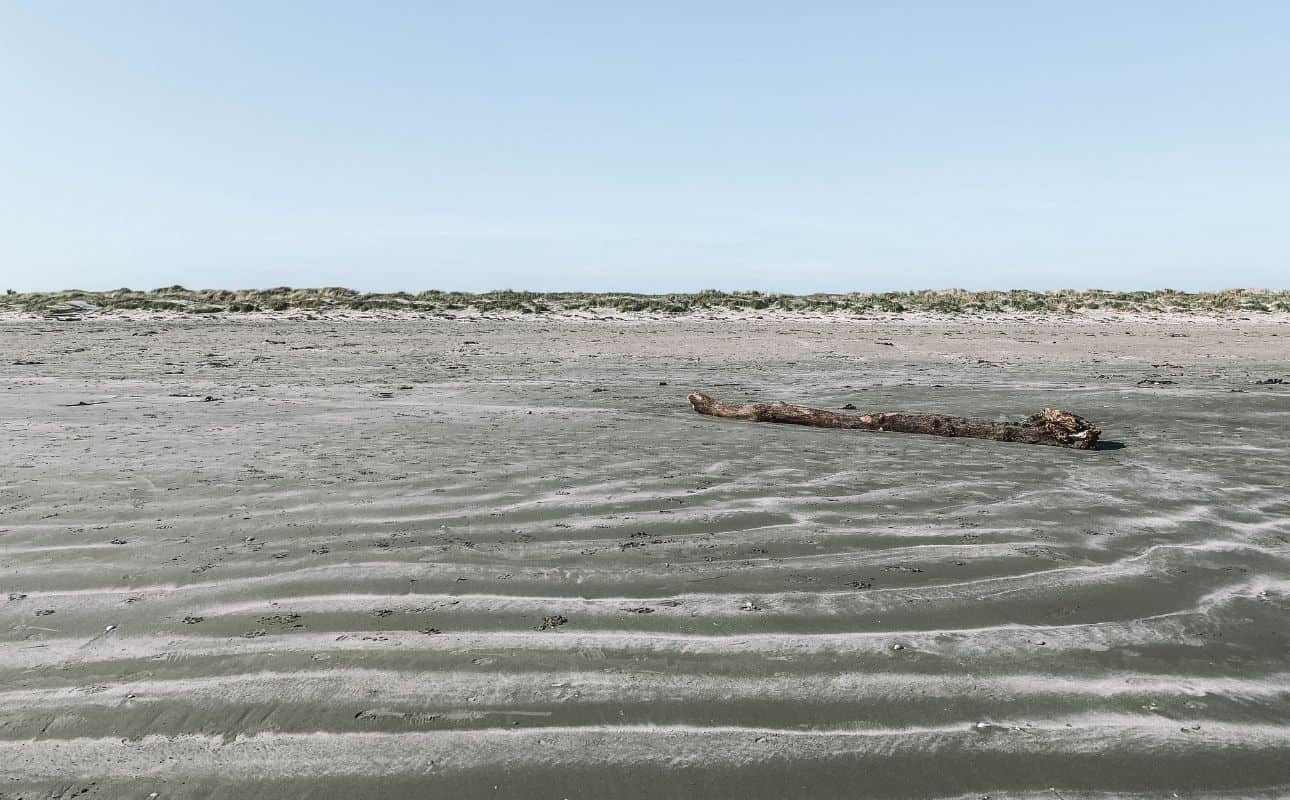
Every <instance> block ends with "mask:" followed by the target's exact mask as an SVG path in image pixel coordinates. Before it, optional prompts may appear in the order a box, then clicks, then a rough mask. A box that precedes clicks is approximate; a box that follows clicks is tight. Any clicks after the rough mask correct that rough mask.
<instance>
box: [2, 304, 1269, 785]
mask: <svg viewBox="0 0 1290 800" xmlns="http://www.w3.org/2000/svg"><path fill="white" fill-rule="evenodd" d="M1288 345H1290V325H1288V324H1286V322H1285V320H1284V318H1282V317H1268V318H1266V319H1255V320H1240V319H1235V318H1230V319H1218V320H1215V319H1189V318H1184V317H1168V316H1165V317H1160V318H1151V319H1144V318H1136V317H1132V316H1129V317H1125V318H1115V317H1108V318H1098V319H1085V318H1079V317H1076V318H1071V319H1062V320H1058V319H1054V318H1047V317H1035V318H1022V317H1017V318H1010V319H1002V318H991V317H989V316H985V317H978V318H909V319H902V318H899V317H890V316H888V317H881V318H875V319H869V320H864V319H860V320H846V321H841V322H839V321H836V320H831V319H826V318H823V317H821V318H802V319H791V318H776V319H761V320H758V319H753V318H744V319H693V318H682V319H677V320H664V319H650V318H647V317H639V316H638V317H626V318H622V319H612V320H595V321H592V320H576V319H532V320H524V321H516V320H492V319H486V318H485V319H436V318H424V319H380V318H372V319H363V318H347V319H331V320H327V319H307V318H298V319H273V318H254V319H251V318H246V319H240V318H239V319H232V318H229V317H226V316H213V317H211V318H209V319H193V318H176V317H167V316H161V315H159V316H157V317H155V318H146V317H138V318H135V319H128V320H104V319H96V318H87V319H81V320H75V321H68V322H53V321H42V320H27V321H8V322H5V323H3V325H0V357H2V358H0V430H2V431H3V434H4V439H5V448H4V452H3V455H2V456H0V458H2V460H0V492H2V494H0V588H2V589H3V591H4V592H5V597H0V622H2V627H0V632H2V639H0V797H5V798H9V797H31V798H35V797H51V796H52V797H73V796H78V797H105V798H116V797H131V798H143V797H149V796H150V793H152V792H156V793H157V797H159V798H170V797H210V796H217V797H251V796H264V797H286V798H290V797H300V798H304V797H336V798H349V797H383V798H388V797H445V798H446V797H454V798H455V797H490V798H492V797H515V798H539V797H540V798H546V797H551V798H561V797H569V798H637V797H640V798H645V797H649V798H655V797H656V798H670V797H708V798H712V797H730V798H735V797H739V798H746V797H759V798H760V797H766V798H770V797H819V798H828V797H839V798H841V797H873V798H960V797H962V798H980V797H985V796H989V797H992V798H1022V797H1026V798H1030V797H1034V798H1041V797H1042V798H1057V797H1061V798H1068V799H1070V798H1092V797H1097V798H1102V797H1159V798H1171V797H1188V798H1202V797H1205V798H1209V797H1224V798H1237V797H1285V796H1290V662H1288V660H1287V659H1288V657H1290V616H1288V615H1287V612H1288V611H1290V600H1288V599H1287V598H1288V592H1290V492H1287V487H1290V451H1288V450H1287V446H1286V440H1287V436H1288V435H1290V384H1278V383H1275V382H1273V381H1275V380H1276V379H1278V378H1285V379H1290V366H1288V362H1290V347H1287V346H1288ZM696 390H698V391H704V392H707V393H709V394H712V395H713V396H714V397H718V398H721V399H726V400H739V401H745V400H775V399H782V400H788V401H791V402H800V403H804V404H807V405H813V406H818V407H821V408H829V409H838V408H841V407H842V406H843V405H844V404H848V403H850V404H853V405H855V406H856V407H857V408H858V409H859V410H860V411H862V412H863V411H933V412H941V413H947V414H957V415H963V416H980V417H988V418H999V419H1003V418H1021V417H1024V416H1026V415H1028V414H1030V413H1032V412H1034V411H1037V410H1039V409H1040V408H1043V407H1045V406H1052V407H1058V408H1064V409H1067V410H1070V411H1073V412H1076V413H1078V414H1080V415H1082V416H1085V417H1087V418H1089V419H1091V420H1093V421H1095V422H1096V423H1098V424H1099V425H1100V427H1101V428H1102V431H1103V433H1102V438H1103V440H1104V441H1105V442H1106V443H1107V444H1106V446H1105V447H1104V448H1102V449H1099V450H1096V451H1092V452H1080V451H1072V450H1065V449H1061V448H1054V447H1037V446H1025V445H1014V444H1002V443H996V442H988V441H979V440H967V439H945V438H937V437H927V436H917V435H902V434H884V433H867V432H860V431H838V430H820V429H811V428H802V427H793V426H780V425H765V424H756V423H746V422H736V421H731V420H720V419H713V418H708V417H701V416H699V415H696V414H694V413H693V412H692V411H691V409H690V407H689V405H688V403H687V402H686V399H685V398H686V395H687V394H688V393H689V392H690V391H696Z"/></svg>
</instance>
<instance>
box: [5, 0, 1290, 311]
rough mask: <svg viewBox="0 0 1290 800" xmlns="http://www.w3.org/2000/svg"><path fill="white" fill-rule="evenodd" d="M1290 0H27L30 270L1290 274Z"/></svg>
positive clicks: (356, 274)
mask: <svg viewBox="0 0 1290 800" xmlns="http://www.w3.org/2000/svg"><path fill="white" fill-rule="evenodd" d="M1287 41H1290V3H1285V2H1280V1H1279V0H1278V2H1229V3H1217V2H1206V3H1200V2H1187V1H1186V0H1179V1H1177V2H1152V1H1151V0H1135V2H1122V0H1118V1H1117V2H1100V1H1099V0H1092V1H1091V2H1084V3H1057V2H1033V1H1032V2H988V0H987V1H986V2H980V3H964V2H958V1H957V0H956V1H955V2H917V1H916V0H913V1H911V2H901V3H894V2H883V3H876V2H875V3H870V2H860V1H859V0H853V1H852V2H801V3H784V2H779V3H759V2H755V1H751V0H743V1H741V2H704V3H693V2H667V1H666V0H659V1H658V2H649V3H607V2H603V0H598V1H597V2H585V3H584V2H561V3H532V2H524V3H518V2H517V3H501V2H478V1H477V2H469V3H454V2H448V1H447V0H444V1H443V2H407V3H401V2H361V3H360V2H346V3H331V2H323V1H321V0H315V1H312V2H307V3H306V2H289V1H288V0H275V2H269V3H266V2H262V1H260V0H257V2H237V1H234V0H221V2H219V3H190V2H144V0H116V2H86V1H85V0H79V1H78V2H62V1H61V0H30V1H29V2H15V0H0V152H2V153H3V155H0V288H12V289H15V290H19V291H33V290H51V289H63V288H73V287H74V288H83V289H112V288H118V287H131V288H136V289H147V288H155V287H159V286H168V285H172V284H182V285H184V286H188V287H189V288H255V287H271V286H297V287H303V286H348V287H352V288H356V289H361V290H368V291H393V290H409V291H413V290H424V289H432V288H434V289H445V290H475V291H483V290H489V289H501V288H514V289H532V290H587V291H613V290H624V291H643V292H662V291H688V290H697V289H702V288H717V289H754V288H755V289H764V290H771V291H787V292H815V291H887V290H894V289H918V288H950V287H962V288H968V289H985V288H1033V289H1052V288H1075V289H1080V288H1108V289H1145V288H1165V287H1168V288H1174V289H1184V290H1201V289H1215V288H1224V287H1237V286H1245V287H1285V286H1287V285H1290V46H1287Z"/></svg>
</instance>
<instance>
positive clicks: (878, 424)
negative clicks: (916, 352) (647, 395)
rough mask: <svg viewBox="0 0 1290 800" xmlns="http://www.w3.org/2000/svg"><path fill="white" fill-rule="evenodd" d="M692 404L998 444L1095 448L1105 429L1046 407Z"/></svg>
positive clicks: (732, 414)
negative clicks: (973, 413) (931, 409)
mask: <svg viewBox="0 0 1290 800" xmlns="http://www.w3.org/2000/svg"><path fill="white" fill-rule="evenodd" d="M690 405H692V406H694V410H695V411H697V412H699V413H700V414H707V415H708V416H712V417H729V418H731V419H745V420H751V421H753V422H784V423H788V424H790V425H812V426H815V427H817V428H858V429H860V430H865V431H892V432H896V433H926V434H930V435H932V436H966V437H971V438H973V439H992V440H994V441H996V442H1022V443H1024V444H1046V445H1053V446H1055V447H1073V448H1075V449H1077V450H1091V449H1092V448H1093V447H1094V446H1095V445H1096V444H1097V437H1098V436H1099V435H1100V434H1101V431H1100V430H1098V429H1097V428H1095V427H1093V426H1092V425H1091V424H1089V422H1088V420H1086V419H1084V418H1083V417H1078V416H1076V415H1074V414H1072V413H1070V412H1068V411H1059V410H1057V409H1055V408H1045V409H1044V410H1043V411H1040V412H1039V413H1038V414H1033V415H1031V416H1030V417H1029V418H1028V419H1026V420H1025V421H1024V422H1019V423H1017V422H994V421H993V420H988V419H967V418H964V417H949V416H945V415H944V414H903V413H883V414H836V413H834V412H832V411H822V410H820V409H818V408H807V407H806V406H796V405H792V404H790V403H723V402H721V401H720V400H713V399H712V398H711V397H708V396H707V395H706V394H697V393H696V394H692V395H690Z"/></svg>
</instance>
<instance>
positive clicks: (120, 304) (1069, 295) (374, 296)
mask: <svg viewBox="0 0 1290 800" xmlns="http://www.w3.org/2000/svg"><path fill="white" fill-rule="evenodd" d="M87 304H88V306H92V307H93V310H99V311H114V310H127V309H143V310H152V311H178V312H184V313H189V314H213V313H242V312H256V311H288V310H293V309H302V310H311V311H323V310H356V311H369V310H381V309H386V310H403V311H425V312H459V311H466V310H475V311H479V312H490V311H491V312H500V311H508V312H519V313H525V314H542V313H551V312H561V311H582V310H592V309H602V310H603V309H612V310H615V311H619V312H632V311H637V312H655V313H668V314H684V313H687V312H692V311H707V310H720V309H732V310H763V309H773V310H782V311H841V312H855V313H863V312H871V311H878V312H902V311H931V312H939V313H950V314H953V313H980V312H986V313H991V312H994V313H997V312H1013V311H1051V312H1069V311H1079V310H1085V309H1103V310H1113V311H1127V312H1184V313H1185V312H1231V311H1250V312H1271V311H1290V290H1286V289H1278V290H1272V289H1228V290H1224V291H1217V292H1195V293H1189V292H1179V291H1174V290H1172V289H1158V290H1153V291H1142V292H1109V291H1100V290H1080V291H1075V290H1058V291H1049V292H1035V291H1027V290H1011V291H981V292H974V291H966V290H962V289H944V290H924V291H913V292H883V293H867V292H849V293H845V294H806V295H793V294H775V293H768V292H759V291H736V292H721V291H716V290H705V291H701V292H694V293H676V294H629V293H592V292H517V291H511V290H509V289H507V290H501V291H492V292H481V293H469V292H442V291H433V290H432V291H424V292H415V293H413V292H393V293H363V292H358V291H355V290H353V289H343V288H337V287H325V288H320V289H293V288H290V287H278V288H274V289H248V290H238V291H230V290H218V289H185V288H184V287H182V286H168V287H165V288H162V289H152V290H149V291H140V290H134V289H116V290H113V291H107V292H88V291H80V290H76V289H69V290H66V291H60V292H29V293H19V292H9V293H7V294H5V295H3V296H0V311H10V312H14V311H17V312H27V313H32V314H58V313H67V312H75V311H84V310H89V309H87Z"/></svg>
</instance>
